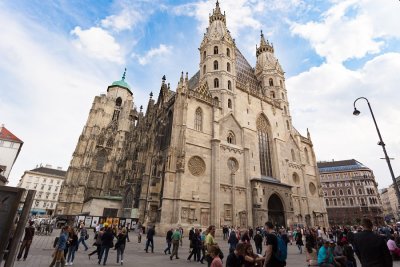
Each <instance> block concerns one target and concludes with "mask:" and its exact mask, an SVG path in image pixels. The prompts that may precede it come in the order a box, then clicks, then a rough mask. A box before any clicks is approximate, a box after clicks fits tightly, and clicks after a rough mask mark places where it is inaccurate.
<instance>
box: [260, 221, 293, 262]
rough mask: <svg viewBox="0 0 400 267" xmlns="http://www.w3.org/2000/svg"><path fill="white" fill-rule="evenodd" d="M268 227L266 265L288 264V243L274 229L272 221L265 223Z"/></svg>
mask: <svg viewBox="0 0 400 267" xmlns="http://www.w3.org/2000/svg"><path fill="white" fill-rule="evenodd" d="M265 228H266V238H267V242H266V250H265V261H264V267H283V266H286V258H287V245H286V242H285V241H284V240H283V239H282V238H281V237H280V236H279V235H277V233H276V232H275V230H274V226H273V224H272V223H271V222H266V223H265Z"/></svg>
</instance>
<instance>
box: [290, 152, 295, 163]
mask: <svg viewBox="0 0 400 267" xmlns="http://www.w3.org/2000/svg"><path fill="white" fill-rule="evenodd" d="M290 153H291V154H292V161H293V162H296V155H295V154H294V150H293V149H291V150H290Z"/></svg>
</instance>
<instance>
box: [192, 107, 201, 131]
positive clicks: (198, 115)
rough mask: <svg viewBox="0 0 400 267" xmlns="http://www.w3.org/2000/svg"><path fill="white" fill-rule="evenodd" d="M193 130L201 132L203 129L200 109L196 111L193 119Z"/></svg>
mask: <svg viewBox="0 0 400 267" xmlns="http://www.w3.org/2000/svg"><path fill="white" fill-rule="evenodd" d="M194 129H195V130H196V131H199V132H201V131H202V129H203V111H202V110H201V108H200V107H198V108H197V109H196V114H195V117H194Z"/></svg>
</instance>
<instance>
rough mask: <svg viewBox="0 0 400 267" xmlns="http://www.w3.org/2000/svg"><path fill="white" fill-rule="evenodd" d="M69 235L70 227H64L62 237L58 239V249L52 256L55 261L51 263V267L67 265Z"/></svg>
mask: <svg viewBox="0 0 400 267" xmlns="http://www.w3.org/2000/svg"><path fill="white" fill-rule="evenodd" d="M68 233H69V226H64V228H63V229H62V231H61V233H60V236H59V237H58V241H57V244H56V248H55V250H54V252H53V254H52V257H53V260H52V261H51V263H50V267H53V266H54V264H56V263H57V265H59V264H61V266H64V265H65V258H64V250H65V248H66V247H67V241H68Z"/></svg>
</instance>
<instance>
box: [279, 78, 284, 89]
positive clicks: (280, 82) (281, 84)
mask: <svg viewBox="0 0 400 267" xmlns="http://www.w3.org/2000/svg"><path fill="white" fill-rule="evenodd" d="M279 85H280V86H281V87H282V88H283V83H282V80H279Z"/></svg>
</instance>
